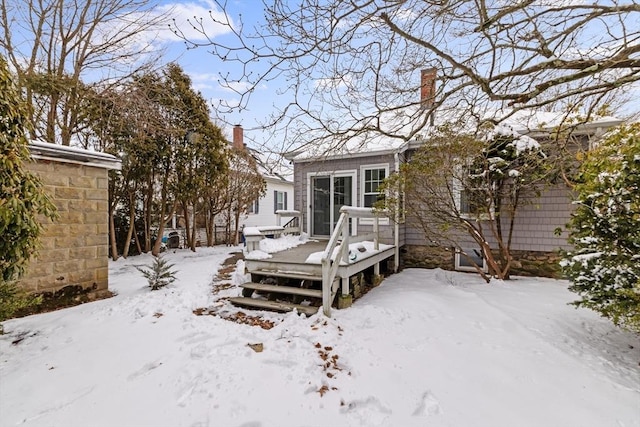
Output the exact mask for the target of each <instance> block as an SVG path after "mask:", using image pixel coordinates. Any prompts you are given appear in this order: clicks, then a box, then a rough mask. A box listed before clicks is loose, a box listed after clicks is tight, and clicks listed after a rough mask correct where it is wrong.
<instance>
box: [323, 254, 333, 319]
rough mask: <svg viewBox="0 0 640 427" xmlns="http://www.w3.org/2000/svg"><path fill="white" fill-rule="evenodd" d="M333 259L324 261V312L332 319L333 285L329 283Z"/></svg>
mask: <svg viewBox="0 0 640 427" xmlns="http://www.w3.org/2000/svg"><path fill="white" fill-rule="evenodd" d="M330 266H331V259H328V260H325V259H322V312H323V313H324V315H325V316H327V317H331V283H329V268H330Z"/></svg>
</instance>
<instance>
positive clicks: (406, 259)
mask: <svg viewBox="0 0 640 427" xmlns="http://www.w3.org/2000/svg"><path fill="white" fill-rule="evenodd" d="M553 117H557V115H555V116H554V115H552V114H549V113H544V114H542V115H539V116H538V117H536V118H537V119H538V121H537V122H536V123H532V122H529V123H528V124H529V126H531V127H528V126H526V125H524V124H521V125H519V124H518V123H512V127H513V128H514V130H516V131H517V132H518V133H520V134H523V135H524V134H526V135H528V136H530V137H532V138H534V139H537V140H543V139H545V138H548V137H549V133H550V132H551V131H553V130H554V128H553V126H552V125H551V124H552V123H553V122H552V118H553ZM545 123H546V124H545ZM620 123H621V121H620V120H617V119H613V118H610V117H608V118H602V119H598V120H595V121H593V122H591V123H587V124H584V125H580V126H578V127H577V128H576V129H575V130H574V133H573V134H574V136H577V137H578V138H579V140H580V141H581V142H582V143H583V144H587V143H589V142H590V141H591V140H592V139H594V138H598V137H599V136H600V135H602V134H603V133H604V131H605V130H606V129H607V128H609V127H612V126H616V125H618V124H620ZM422 144H428V141H420V140H412V141H409V142H401V143H397V142H393V140H380V139H379V138H378V139H375V140H368V141H365V143H364V145H361V146H359V147H357V148H354V149H351V150H350V149H348V148H344V149H343V150H342V151H341V152H339V153H336V152H334V153H320V152H319V153H318V154H317V155H313V154H310V153H309V151H308V150H305V151H300V152H291V153H289V154H287V156H286V157H287V158H288V159H289V160H291V161H292V162H293V164H294V183H295V191H294V197H295V200H294V205H293V208H294V209H297V210H299V211H301V213H302V218H303V220H302V222H303V224H302V227H303V229H304V230H305V231H306V232H308V233H309V235H310V237H312V238H323V237H329V236H330V234H331V232H332V231H333V228H334V226H335V224H336V221H337V220H338V218H339V209H340V207H341V206H343V205H350V206H357V207H371V206H372V205H373V203H374V202H375V201H376V200H377V199H378V197H379V196H381V194H380V192H379V191H378V185H379V184H380V183H381V182H382V181H383V180H384V179H385V178H386V177H388V176H389V175H390V174H391V173H393V172H395V171H398V170H399V167H400V165H401V163H403V162H405V161H407V160H408V159H410V158H411V154H412V152H414V151H415V150H416V149H417V148H419V147H420V146H421V145H422ZM405 197H410V195H405ZM460 197H461V201H460V203H461V204H464V200H463V196H462V194H461V195H460ZM571 210H572V205H571V200H570V194H569V190H568V188H567V187H566V186H564V184H558V185H556V186H554V187H551V188H549V189H547V190H546V191H544V192H543V194H542V195H541V196H540V197H539V198H538V199H536V201H535V203H533V204H529V205H525V206H522V207H521V208H520V210H519V213H518V216H517V219H516V223H515V233H514V239H513V241H512V245H511V247H512V254H513V255H514V257H515V261H516V262H515V263H514V265H513V267H512V272H513V273H515V274H537V275H553V274H554V273H555V272H556V271H557V268H556V267H555V266H556V265H557V262H556V261H557V260H558V257H559V254H558V249H560V248H567V239H566V235H556V234H555V230H556V228H558V227H564V226H565V224H566V223H567V222H568V220H569V216H570V213H571ZM424 214H425V215H429V212H428V207H426V208H425V212H424ZM381 223H382V224H383V227H381V232H382V236H383V241H384V243H388V244H395V245H397V246H398V247H400V248H401V261H400V262H401V264H404V265H405V266H420V267H430V268H434V267H441V268H445V269H459V270H469V271H472V270H473V267H472V266H471V264H469V262H468V261H467V260H465V259H464V257H463V256H460V255H459V254H456V252H455V251H454V250H452V248H443V247H440V246H434V245H433V244H427V241H426V239H425V238H424V236H423V234H422V232H421V231H420V230H419V228H417V227H412V225H411V223H412V221H411V219H410V218H406V221H391V220H389V219H386V220H383V221H382V222H381ZM350 228H351V232H352V234H354V235H355V234H356V232H358V233H363V232H364V233H366V232H369V231H370V230H371V229H372V224H371V220H370V219H368V220H363V219H360V220H352V223H351V224H350ZM469 249H470V250H469V251H467V252H468V253H470V252H473V249H475V248H474V247H473V246H471V247H470V248H469ZM478 262H480V263H482V258H481V257H478Z"/></svg>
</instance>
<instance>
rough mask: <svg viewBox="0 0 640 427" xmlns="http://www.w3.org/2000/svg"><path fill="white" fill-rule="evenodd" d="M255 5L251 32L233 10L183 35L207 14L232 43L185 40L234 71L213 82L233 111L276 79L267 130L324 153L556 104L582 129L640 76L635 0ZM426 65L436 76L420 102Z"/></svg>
mask: <svg viewBox="0 0 640 427" xmlns="http://www.w3.org/2000/svg"><path fill="white" fill-rule="evenodd" d="M218 7H219V8H220V9H222V10H225V7H226V2H225V3H224V4H222V3H218ZM263 8H264V10H265V14H266V23H265V24H264V25H262V26H257V27H256V26H253V25H247V26H245V25H244V24H243V22H242V20H241V19H240V18H238V17H233V16H231V15H230V14H229V13H227V14H226V20H223V21H222V22H221V21H220V20H219V19H218V20H217V19H216V18H215V16H218V15H216V14H211V15H210V17H209V18H199V19H194V20H193V21H191V25H192V26H193V28H192V29H190V30H193V29H196V30H198V31H200V32H201V33H202V34H203V35H206V33H207V31H206V29H207V26H208V25H210V22H209V19H212V20H214V21H216V22H215V23H216V24H218V25H224V26H227V27H228V28H229V29H230V30H231V31H232V33H233V34H234V35H235V39H234V40H235V42H233V43H225V44H223V43H222V42H220V41H218V39H214V38H210V39H209V40H208V41H206V42H204V43H201V42H198V41H191V42H189V41H188V40H187V44H188V46H189V47H191V48H198V47H204V46H206V48H207V49H209V50H211V51H212V52H213V53H214V55H216V56H218V57H219V58H221V59H223V60H224V61H225V62H226V63H227V64H230V63H236V64H238V65H239V67H237V69H238V70H239V72H238V73H236V74H232V73H228V72H227V71H225V73H221V75H220V77H221V81H222V82H223V83H224V84H226V85H227V86H228V87H229V88H231V89H235V90H236V92H237V93H238V94H239V95H241V96H242V101H241V103H240V108H244V107H246V106H247V105H249V104H250V100H251V96H252V94H253V93H254V91H255V90H256V89H257V88H259V87H260V86H262V85H265V84H276V83H280V84H282V86H281V88H280V89H281V91H282V93H283V94H284V95H286V96H283V97H282V98H281V99H285V101H283V103H281V104H278V103H277V102H278V101H277V100H276V101H274V102H275V103H276V104H275V105H274V108H276V109H277V111H276V113H275V115H274V117H273V118H272V121H271V123H270V125H272V126H274V127H279V126H281V127H283V128H284V129H285V130H286V132H287V135H286V138H284V139H285V140H286V141H287V143H290V144H296V145H298V144H300V143H307V144H312V143H315V142H325V143H328V145H327V147H328V148H332V147H335V146H336V145H340V144H343V143H345V142H346V141H348V140H350V139H351V138H353V137H354V136H355V135H358V134H362V133H365V132H366V133H368V132H372V131H373V132H376V133H378V134H382V135H385V136H388V137H395V138H402V139H405V140H408V139H411V138H414V137H416V136H419V134H420V133H421V132H422V131H423V129H424V128H425V127H426V126H428V125H429V124H430V122H431V120H432V119H431V118H432V117H433V116H434V112H437V114H438V115H439V116H440V117H444V118H450V117H451V116H452V115H454V114H455V115H459V114H463V115H466V116H468V115H473V116H476V117H477V118H479V119H486V120H489V121H492V122H494V123H498V122H501V121H503V120H505V119H507V118H509V117H510V116H511V115H513V114H515V113H516V112H518V111H519V110H523V109H543V108H554V109H558V108H562V111H564V112H566V115H567V117H571V116H575V115H576V114H578V113H579V114H580V117H582V118H583V120H585V121H588V120H589V118H590V116H591V115H592V114H593V113H594V112H595V111H596V110H597V109H598V108H600V107H602V105H603V104H605V103H606V102H610V101H611V99H612V94H614V95H615V96H617V97H620V96H622V95H623V91H624V90H626V88H629V87H630V86H631V85H634V84H636V83H637V81H638V79H640V56H639V53H640V44H639V38H640V26H639V25H638V22H639V19H640V4H638V2H637V1H636V0H633V1H621V0H613V1H610V2H606V3H605V2H600V1H598V2H576V1H570V0H559V1H551V0H517V1H513V2H504V1H492V0H476V1H467V0H452V1H441V0H394V1H388V0H355V1H354V0H335V1H331V2H318V1H316V0H300V1H297V2H291V1H288V0H274V1H269V2H264V5H263ZM175 31H176V33H177V34H179V35H180V34H181V32H180V29H179V28H177V29H176V30H175ZM229 68H230V67H226V69H229ZM423 69H432V70H435V71H436V73H437V80H438V83H437V85H435V87H433V88H432V89H434V91H433V93H431V92H429V93H427V95H428V96H427V99H426V102H425V100H421V99H419V97H418V93H419V92H420V89H421V88H422V87H423V86H424V82H421V81H420V78H419V70H423ZM238 83H243V84H244V86H242V85H239V84H238ZM238 87H245V88H246V90H239V89H237V88H238ZM228 107H229V108H234V107H235V106H234V105H228ZM635 108H637V106H636V107H635ZM576 124H577V123H576V122H575V120H574V121H571V123H567V125H570V126H574V125H576ZM286 148H289V147H285V149H286Z"/></svg>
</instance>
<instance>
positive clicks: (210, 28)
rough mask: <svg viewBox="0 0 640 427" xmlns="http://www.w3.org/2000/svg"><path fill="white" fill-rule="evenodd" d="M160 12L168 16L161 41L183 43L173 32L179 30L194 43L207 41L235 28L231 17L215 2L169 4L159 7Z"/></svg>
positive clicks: (160, 34)
mask: <svg viewBox="0 0 640 427" xmlns="http://www.w3.org/2000/svg"><path fill="white" fill-rule="evenodd" d="M158 12H159V13H161V14H166V15H167V26H166V28H164V29H162V30H161V31H160V32H159V34H158V36H159V38H160V39H161V40H166V41H181V40H182V38H180V37H179V36H177V35H176V34H175V33H174V31H173V30H176V29H177V30H178V32H179V33H181V34H182V35H183V36H184V38H186V39H187V40H191V41H194V42H198V41H206V40H208V39H213V38H215V37H217V36H220V35H223V34H227V33H228V32H229V31H230V28H229V26H227V25H223V24H222V23H221V22H224V23H227V22H228V24H229V25H230V26H234V23H233V21H232V20H231V17H227V16H225V14H224V12H223V11H221V10H220V9H219V8H218V6H217V5H216V4H215V2H213V1H210V0H204V1H194V2H188V3H167V4H164V5H162V6H159V7H158Z"/></svg>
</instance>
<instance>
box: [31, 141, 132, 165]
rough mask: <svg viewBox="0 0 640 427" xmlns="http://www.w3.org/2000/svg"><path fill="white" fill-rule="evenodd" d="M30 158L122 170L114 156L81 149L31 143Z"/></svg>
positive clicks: (118, 160)
mask: <svg viewBox="0 0 640 427" xmlns="http://www.w3.org/2000/svg"><path fill="white" fill-rule="evenodd" d="M29 152H30V153H31V158H33V159H36V160H53V161H59V162H60V161H61V162H64V163H73V164H79V165H84V166H92V167H97V168H103V169H114V170H120V169H122V161H121V160H120V159H118V158H117V157H116V156H114V155H111V154H107V153H101V152H97V151H89V150H84V149H82V148H76V147H67V146H65V145H58V144H50V143H48V142H40V141H32V142H30V143H29Z"/></svg>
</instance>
